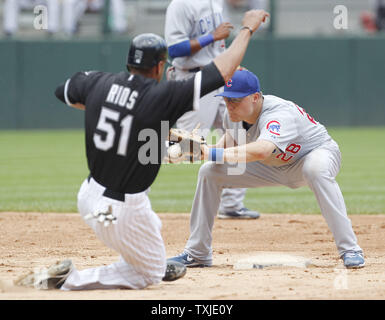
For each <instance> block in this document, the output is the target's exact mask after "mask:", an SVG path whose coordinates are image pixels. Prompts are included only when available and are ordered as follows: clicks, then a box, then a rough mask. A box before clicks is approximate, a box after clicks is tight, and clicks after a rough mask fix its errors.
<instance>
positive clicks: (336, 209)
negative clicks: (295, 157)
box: [302, 141, 362, 255]
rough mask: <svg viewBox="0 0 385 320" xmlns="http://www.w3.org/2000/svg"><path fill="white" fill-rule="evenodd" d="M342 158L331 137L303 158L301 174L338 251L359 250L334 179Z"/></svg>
mask: <svg viewBox="0 0 385 320" xmlns="http://www.w3.org/2000/svg"><path fill="white" fill-rule="evenodd" d="M340 162H341V154H340V152H339V149H338V145H337V144H336V143H335V142H334V141H333V142H331V143H329V144H328V145H327V146H326V147H325V148H318V149H315V150H314V151H312V152H311V153H309V154H308V155H307V156H305V158H304V162H303V167H302V174H303V177H304V179H305V181H306V182H307V184H308V186H309V187H310V189H311V190H312V191H313V192H314V194H315V197H316V199H317V202H318V204H319V206H320V209H321V212H322V215H323V216H324V218H325V220H326V222H327V224H328V226H329V228H330V230H331V232H332V234H333V236H334V240H335V243H336V245H337V249H338V252H339V254H340V255H342V254H343V253H344V252H346V251H362V250H361V248H360V247H359V246H358V244H357V238H356V236H355V234H354V231H353V228H352V224H351V221H350V219H349V218H348V216H347V212H346V207H345V202H344V198H343V195H342V192H341V190H340V187H339V185H338V183H337V181H336V180H335V177H336V176H337V174H338V172H339V169H340Z"/></svg>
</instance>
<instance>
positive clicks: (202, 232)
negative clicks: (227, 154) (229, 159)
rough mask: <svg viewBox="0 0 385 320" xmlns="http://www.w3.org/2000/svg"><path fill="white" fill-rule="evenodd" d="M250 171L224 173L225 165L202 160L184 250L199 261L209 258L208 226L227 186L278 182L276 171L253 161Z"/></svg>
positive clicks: (278, 177) (249, 185)
mask: <svg viewBox="0 0 385 320" xmlns="http://www.w3.org/2000/svg"><path fill="white" fill-rule="evenodd" d="M251 169H252V171H246V172H244V173H243V174H242V175H228V166H227V165H226V164H215V163H213V162H207V163H205V164H204V165H203V166H202V167H201V168H200V170H199V175H198V183H197V188H196V192H195V197H194V201H193V205H192V209H191V217H190V237H189V239H188V241H187V244H186V247H185V251H186V252H188V253H189V254H190V255H191V256H192V257H193V258H194V259H196V260H197V261H199V262H200V263H202V264H207V265H210V264H211V261H212V249H211V242H212V228H213V225H214V219H215V216H216V214H217V211H218V208H219V203H220V199H221V193H222V189H223V188H225V187H227V188H229V187H236V188H242V187H243V188H258V187H267V186H277V185H280V184H281V183H280V172H279V171H278V170H276V169H274V168H271V167H267V166H264V165H262V164H260V163H255V164H253V166H252V167H251Z"/></svg>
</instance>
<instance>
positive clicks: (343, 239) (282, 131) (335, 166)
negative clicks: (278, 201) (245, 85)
mask: <svg viewBox="0 0 385 320" xmlns="http://www.w3.org/2000/svg"><path fill="white" fill-rule="evenodd" d="M224 127H225V128H227V129H235V130H233V132H231V131H228V132H229V133H230V134H232V136H233V138H234V140H235V141H236V142H237V143H238V144H240V145H242V144H245V143H251V142H253V141H256V140H258V139H264V140H268V141H271V142H273V143H274V144H275V145H276V146H277V148H276V149H275V151H274V152H273V153H272V154H271V156H270V157H269V158H268V159H267V160H265V161H264V162H263V163H262V161H254V162H248V163H247V165H246V170H244V171H243V173H240V174H238V175H234V174H230V165H229V164H228V163H226V162H225V163H224V164H217V163H215V162H210V161H209V162H206V163H205V164H204V165H203V166H201V168H200V170H199V175H198V183H197V187H196V192H195V197H194V201H193V204H192V208H191V215H190V231H191V233H190V237H189V239H188V241H187V244H186V247H185V250H184V251H185V252H187V253H188V254H189V255H190V256H192V257H193V258H194V259H195V260H196V262H197V263H202V264H205V265H211V264H212V255H213V250H212V229H213V226H214V221H215V216H216V212H217V209H218V207H219V199H220V195H221V192H222V188H224V187H226V188H231V187H232V188H262V187H273V186H287V187H289V188H298V187H302V186H308V187H309V188H310V189H311V190H312V191H313V193H314V195H315V198H316V199H317V202H318V205H319V207H320V209H321V212H322V215H323V216H324V218H325V220H326V222H327V224H328V226H329V228H330V231H331V232H332V234H333V236H334V240H335V243H336V246H337V249H338V252H339V254H340V255H341V256H342V255H343V254H344V253H345V252H348V251H362V249H361V248H360V246H359V245H358V243H357V238H356V236H355V234H354V231H353V228H352V225H351V221H350V219H349V218H348V216H347V212H346V206H345V202H344V198H343V195H342V192H341V190H340V188H339V186H338V183H337V181H336V180H335V177H336V176H337V174H338V172H339V169H340V163H341V153H340V151H339V148H338V144H337V143H336V142H335V141H334V140H333V139H332V138H331V137H330V136H329V134H328V133H327V131H326V129H325V127H324V126H323V125H321V124H320V123H319V122H316V121H315V120H314V119H313V118H312V117H311V116H310V115H308V114H307V113H306V112H305V110H304V109H302V108H301V107H299V106H297V105H296V104H295V103H293V102H291V101H286V100H284V99H281V98H278V97H275V96H271V95H267V96H264V102H263V106H262V112H261V114H260V117H259V119H258V121H257V122H256V123H255V124H254V125H252V126H251V127H250V128H249V129H248V130H247V132H246V134H245V130H244V129H243V124H242V122H232V121H230V119H229V116H228V114H227V112H226V114H225V120H224ZM238 129H240V130H238Z"/></svg>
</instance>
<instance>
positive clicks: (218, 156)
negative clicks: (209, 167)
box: [209, 148, 225, 163]
mask: <svg viewBox="0 0 385 320" xmlns="http://www.w3.org/2000/svg"><path fill="white" fill-rule="evenodd" d="M224 152H225V149H223V148H211V149H210V150H209V161H214V162H220V163H222V162H223V156H224Z"/></svg>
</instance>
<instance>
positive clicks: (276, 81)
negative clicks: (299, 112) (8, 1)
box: [0, 37, 385, 129]
mask: <svg viewBox="0 0 385 320" xmlns="http://www.w3.org/2000/svg"><path fill="white" fill-rule="evenodd" d="M128 45H129V40H127V41H123V40H106V41H98V40H88V41H85V40H82V41H80V40H79V41H64V40H63V41H58V40H51V41H21V40H14V41H12V40H2V41H0V129H13V128H16V129H17V128H78V127H82V126H83V112H81V111H78V110H74V109H72V108H68V107H66V106H65V105H63V104H62V103H60V102H59V101H58V100H57V99H56V98H55V96H54V90H55V88H56V86H57V85H58V84H60V83H62V82H64V81H65V80H66V79H67V78H68V77H70V76H71V75H72V74H73V73H75V72H76V71H81V70H84V71H86V70H102V71H110V72H118V71H120V70H122V69H124V68H125V67H124V65H125V61H126V54H127V50H128ZM243 66H245V67H247V68H248V69H249V70H251V71H253V72H255V73H256V74H257V75H258V76H259V78H260V81H261V86H262V90H263V92H264V93H265V94H274V95H278V96H280V97H282V98H286V99H289V100H293V101H295V102H296V103H297V104H299V105H300V106H302V107H303V108H305V109H306V111H307V112H308V113H310V114H311V115H313V116H314V117H315V118H316V119H317V120H318V121H321V122H322V123H324V124H325V125H328V126H330V125H333V126H358V125H365V126H371V125H385V37H370V38H317V39H313V38H282V39H279V38H274V39H273V38H272V39H268V38H266V39H255V40H253V41H252V42H251V44H250V46H249V48H248V51H247V53H246V56H245V58H244V60H243Z"/></svg>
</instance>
